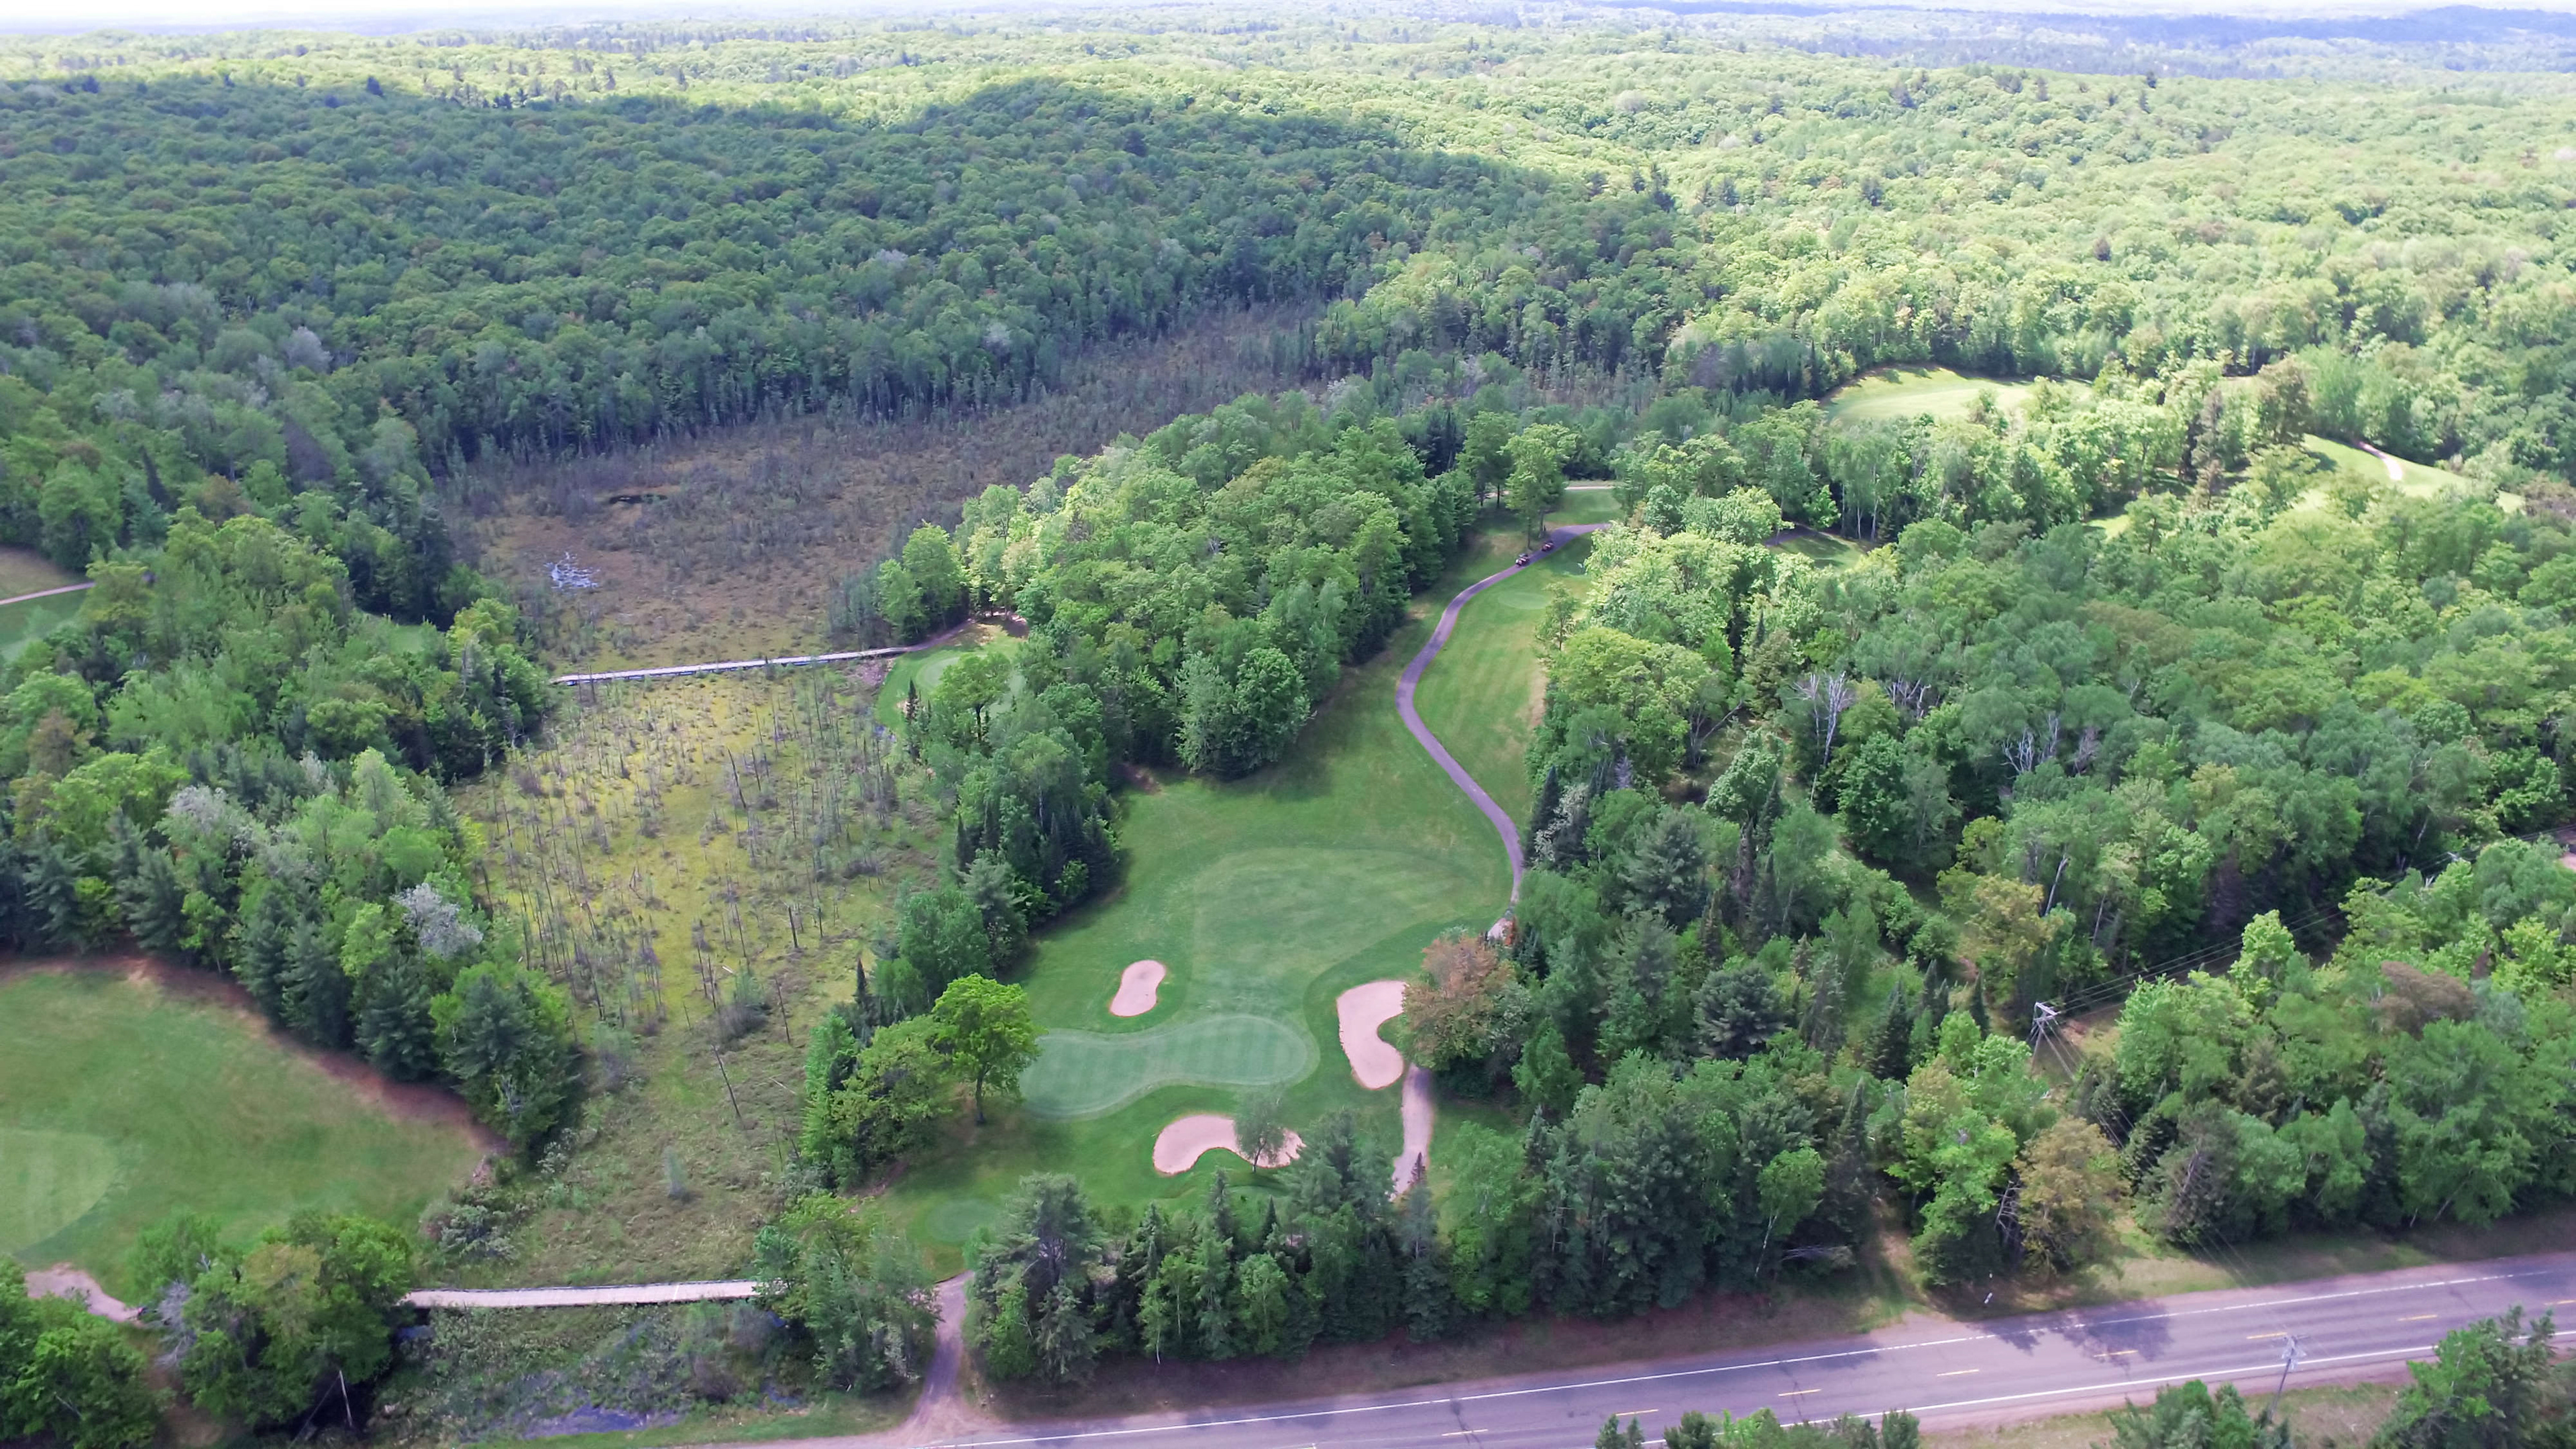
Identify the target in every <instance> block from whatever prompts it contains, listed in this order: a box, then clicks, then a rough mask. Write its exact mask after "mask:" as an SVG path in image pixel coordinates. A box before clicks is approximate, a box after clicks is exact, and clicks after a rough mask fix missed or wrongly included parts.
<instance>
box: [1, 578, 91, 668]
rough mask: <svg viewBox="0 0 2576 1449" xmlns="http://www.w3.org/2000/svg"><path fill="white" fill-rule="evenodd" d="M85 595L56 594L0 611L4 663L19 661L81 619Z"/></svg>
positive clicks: (29, 600)
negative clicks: (39, 642) (37, 644)
mask: <svg viewBox="0 0 2576 1449" xmlns="http://www.w3.org/2000/svg"><path fill="white" fill-rule="evenodd" d="M86 597H88V596H87V595H85V594H56V595H54V596H53V597H52V598H50V599H27V600H24V601H22V602H20V603H15V604H10V605H7V606H6V607H0V662H5V661H7V660H11V659H15V658H17V657H18V656H19V655H20V654H23V653H25V652H26V649H27V646H28V645H30V644H33V643H35V642H36V641H37V640H39V639H42V638H44V637H45V636H46V635H48V634H50V633H52V632H54V631H55V630H56V629H59V628H61V627H62V626H63V625H65V624H67V623H69V622H71V621H72V620H73V619H74V618H76V617H78V616H79V614H80V611H81V600H83V599H84V598H86Z"/></svg>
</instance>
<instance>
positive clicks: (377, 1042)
mask: <svg viewBox="0 0 2576 1449" xmlns="http://www.w3.org/2000/svg"><path fill="white" fill-rule="evenodd" d="M365 995H366V1002H365V1004H364V1005H363V1006H361V1007H360V1008H359V1009H358V1033H357V1035H358V1046H359V1048H360V1049H361V1050H363V1051H364V1052H366V1054H367V1062H368V1064H369V1065H371V1066H373V1067H374V1068H375V1069H376V1070H377V1071H380V1072H382V1073H384V1074H385V1075H386V1076H389V1077H391V1078H393V1079H394V1080H395V1081H398V1082H422V1081H427V1080H429V1079H430V1078H431V1077H434V1076H436V1075H438V1029H437V1026H436V1025H435V1024H434V1023H433V1022H432V1021H431V1020H430V1016H429V999H430V995H431V993H430V989H429V982H428V981H427V980H426V979H424V978H423V977H422V975H421V970H420V963H419V962H418V961H417V960H415V959H413V957H412V956H411V954H410V953H409V952H407V951H405V952H397V953H395V954H394V955H391V956H388V957H386V958H385V959H384V960H383V961H381V962H379V963H377V966H376V969H375V970H373V971H371V972H369V973H368V974H367V982H366V989H365Z"/></svg>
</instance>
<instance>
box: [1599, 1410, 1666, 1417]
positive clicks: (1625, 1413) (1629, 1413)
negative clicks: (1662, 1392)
mask: <svg viewBox="0 0 2576 1449" xmlns="http://www.w3.org/2000/svg"><path fill="white" fill-rule="evenodd" d="M1662 1412H1663V1410H1661V1409H1621V1410H1620V1411H1619V1412H1618V1413H1616V1414H1614V1415H1612V1416H1611V1417H1612V1418H1617V1419H1642V1418H1644V1417H1646V1416H1647V1415H1648V1414H1660V1413H1662Z"/></svg>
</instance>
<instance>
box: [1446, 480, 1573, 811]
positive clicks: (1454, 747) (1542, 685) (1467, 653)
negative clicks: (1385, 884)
mask: <svg viewBox="0 0 2576 1449" xmlns="http://www.w3.org/2000/svg"><path fill="white" fill-rule="evenodd" d="M1565 497H1566V502H1567V503H1568V504H1570V505H1573V507H1572V508H1569V509H1568V511H1567V513H1566V514H1559V515H1556V518H1557V519H1558V520H1559V521H1563V522H1574V523H1590V522H1595V521H1597V520H1596V519H1593V518H1589V517H1584V516H1581V514H1579V513H1577V512H1576V510H1577V509H1583V510H1585V511H1591V509H1590V507H1589V505H1592V504H1594V502H1595V500H1600V502H1599V504H1598V511H1599V512H1601V513H1604V514H1606V513H1608V512H1609V511H1610V508H1611V505H1610V504H1609V502H1608V501H1607V500H1608V499H1609V497H1610V495H1609V494H1608V493H1568V494H1567V495H1566V496H1565ZM1569 515H1572V516H1569ZM1507 542H1508V543H1515V544H1516V543H1517V542H1518V539H1517V538H1506V539H1494V538H1492V537H1490V536H1489V537H1488V540H1487V547H1486V550H1485V551H1484V552H1483V553H1482V554H1480V555H1479V560H1480V562H1478V563H1477V564H1476V565H1475V567H1474V568H1473V569H1472V570H1471V572H1472V573H1474V574H1475V576H1477V577H1482V576H1483V575H1484V574H1488V573H1491V572H1493V571H1494V570H1495V569H1498V568H1500V567H1502V566H1503V565H1504V564H1505V563H1507V562H1509V561H1510V559H1511V555H1510V554H1507V553H1505V552H1503V550H1502V548H1501V544H1503V543H1507ZM1591 552H1592V540H1591V539H1589V538H1578V539H1575V540H1574V541H1572V542H1571V543H1567V544H1565V545H1563V546H1561V547H1559V548H1558V549H1557V551H1556V552H1555V553H1553V554H1550V555H1549V556H1548V558H1547V561H1546V562H1545V563H1543V564H1541V565H1539V566H1538V567H1536V568H1532V569H1524V570H1522V571H1521V572H1520V573H1518V574H1515V575H1513V576H1512V577H1511V578H1509V579H1506V580H1504V581H1503V582H1501V583H1499V584H1496V585H1494V586H1493V587H1492V588H1490V589H1487V590H1485V591H1484V592H1483V593H1481V594H1478V595H1477V596H1476V597H1475V598H1473V599H1470V600H1468V602H1467V607H1466V608H1464V609H1461V610H1459V611H1458V627H1457V629H1456V630H1455V631H1453V632H1452V633H1451V634H1450V636H1449V644H1448V647H1446V648H1444V649H1442V650H1441V651H1440V657H1439V658H1438V659H1436V660H1434V661H1432V665H1431V667H1430V668H1429V669H1426V670H1424V671H1422V682H1421V684H1419V685H1417V686H1416V687H1415V689H1414V692H1413V703H1414V707H1415V708H1417V709H1419V710H1421V711H1422V722H1423V723H1424V724H1427V725H1429V726H1431V732H1432V733H1433V734H1435V735H1438V736H1439V737H1440V742H1441V743H1442V744H1444V745H1447V746H1448V747H1449V753H1450V754H1452V755H1455V756H1457V757H1458V763H1459V764H1461V765H1464V766H1466V767H1467V773H1468V774H1470V775H1473V776H1475V777H1476V783H1477V784H1479V785H1482V786H1484V787H1485V793H1486V794H1488V795H1491V796H1493V797H1494V803H1496V804H1498V805H1500V806H1502V807H1503V808H1504V809H1505V810H1508V811H1510V812H1511V813H1512V818H1513V819H1515V820H1519V819H1524V818H1526V817H1527V816H1528V815H1529V811H1530V783H1529V770H1528V764H1527V758H1528V755H1529V742H1530V736H1531V735H1533V734H1535V733H1536V732H1537V730H1538V718H1539V712H1540V707H1541V705H1542V704H1543V703H1544V702H1545V700H1546V697H1547V679H1546V676H1545V675H1544V674H1543V673H1542V672H1541V671H1540V669H1539V666H1538V625H1539V619H1540V617H1541V616H1542V615H1543V614H1544V613H1545V611H1546V609H1547V596H1548V592H1549V590H1551V589H1559V588H1571V589H1576V590H1580V589H1583V588H1586V587H1588V586H1589V585H1588V583H1587V581H1586V580H1585V578H1584V575H1583V561H1584V560H1585V559H1586V558H1587V557H1589V556H1590V555H1591ZM1442 602H1443V604H1444V605H1445V604H1446V602H1447V600H1445V599H1444V600H1443V601H1442Z"/></svg>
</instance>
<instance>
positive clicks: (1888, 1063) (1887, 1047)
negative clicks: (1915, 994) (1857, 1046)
mask: <svg viewBox="0 0 2576 1449" xmlns="http://www.w3.org/2000/svg"><path fill="white" fill-rule="evenodd" d="M1913 1069H1914V1003H1913V1002H1912V1001H1910V1000H1908V999H1907V998H1906V995H1905V988H1904V987H1903V986H1902V985H1898V986H1896V987H1893V988H1891V989H1890V990H1889V991H1888V993H1887V1009H1886V1010H1885V1011H1883V1012H1881V1013H1879V1018H1878V1026H1877V1027H1876V1029H1874V1030H1872V1031H1871V1032H1870V1035H1869V1074H1870V1075H1871V1076H1873V1077H1876V1078H1878V1079H1879V1080H1881V1081H1887V1082H1894V1081H1902V1080H1904V1078H1905V1075H1906V1073H1908V1072H1910V1071H1912V1070H1913Z"/></svg>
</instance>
